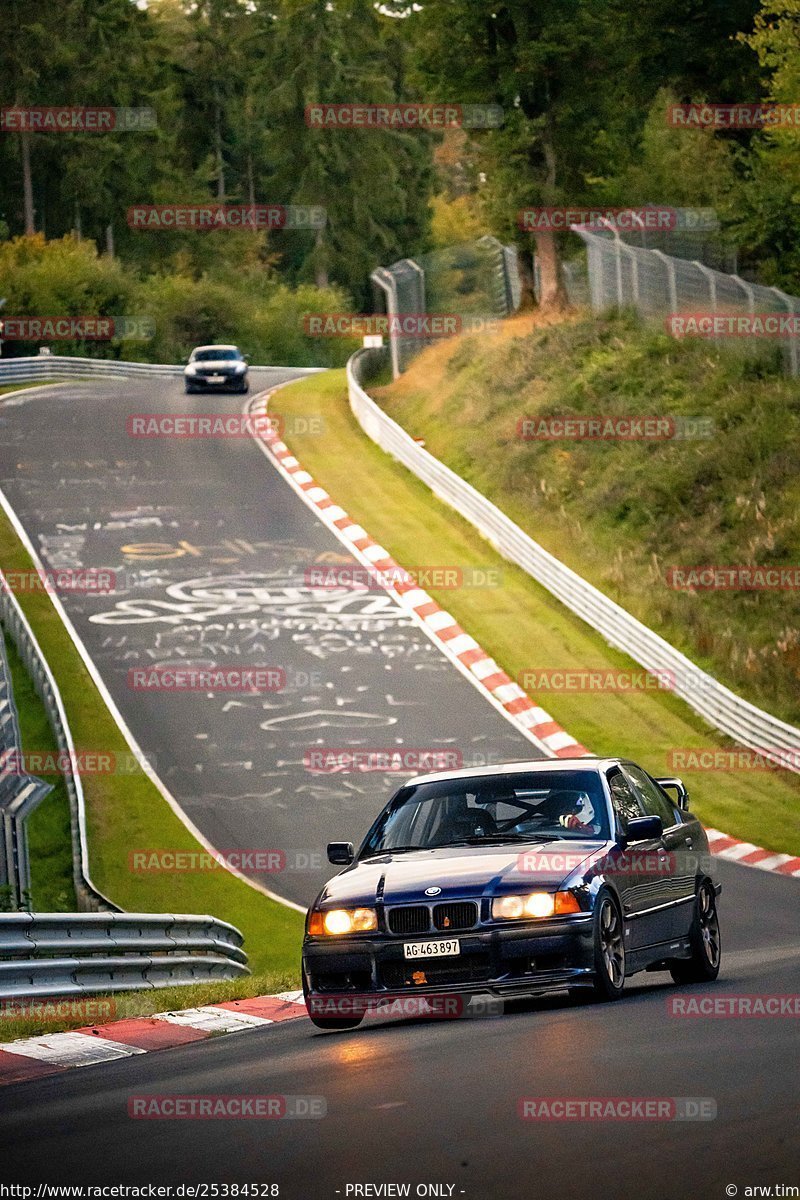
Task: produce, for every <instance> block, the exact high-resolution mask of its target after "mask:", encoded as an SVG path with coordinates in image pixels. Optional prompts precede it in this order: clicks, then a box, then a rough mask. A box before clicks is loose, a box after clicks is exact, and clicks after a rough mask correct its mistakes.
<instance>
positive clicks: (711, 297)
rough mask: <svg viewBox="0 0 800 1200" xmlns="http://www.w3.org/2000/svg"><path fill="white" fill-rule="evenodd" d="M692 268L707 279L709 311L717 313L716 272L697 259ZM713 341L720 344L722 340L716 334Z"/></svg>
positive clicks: (693, 261) (694, 260)
mask: <svg viewBox="0 0 800 1200" xmlns="http://www.w3.org/2000/svg"><path fill="white" fill-rule="evenodd" d="M692 266H693V267H697V269H698V271H699V272H700V274H701V275H702V276H703V277H704V278H705V281H706V283H707V284H708V303H709V304H710V306H711V307H710V308H709V310H708V311H709V312H712V313H715V312H716V311H717V279H716V271H712V270H711V267H707V266H706V265H705V263H701V262H698V261H697V259H696V258H695V259H693V260H692ZM712 340H713V341H714V342H717V343H718V342H719V340H720V338H719V335H718V334H716V333H715V334H714V337H713V339H712Z"/></svg>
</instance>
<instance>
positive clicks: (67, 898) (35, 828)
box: [0, 631, 76, 912]
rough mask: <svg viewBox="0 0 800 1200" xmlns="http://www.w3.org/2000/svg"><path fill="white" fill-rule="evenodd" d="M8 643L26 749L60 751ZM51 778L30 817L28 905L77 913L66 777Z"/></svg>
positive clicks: (15, 652) (17, 657) (10, 644)
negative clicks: (42, 797)
mask: <svg viewBox="0 0 800 1200" xmlns="http://www.w3.org/2000/svg"><path fill="white" fill-rule="evenodd" d="M0 636H2V631H0ZM5 647H6V656H7V658H8V665H9V669H10V671H11V686H12V688H13V690H14V703H15V705H16V708H17V712H18V714H19V727H20V737H21V740H22V749H23V753H24V752H25V751H27V752H28V753H30V752H31V751H35V752H37V753H39V752H44V753H47V754H53V755H57V754H58V744H57V742H56V739H55V737H54V735H53V731H52V729H51V728H50V724H49V722H48V720H47V712H46V711H45V707H44V705H43V704H42V702H41V700H40V699H39V697H38V696H37V695H36V692H35V690H34V687H33V682H32V680H31V677H30V675H29V674H28V672H27V671H26V669H25V664H24V663H23V661H22V659H21V658H20V656H19V654H18V653H17V650H16V647H15V646H14V644H13V642H11V641H10V640H9V639H8V638H6V640H5ZM47 782H48V783H50V784H52V785H53V788H52V791H50V792H48V794H47V795H46V796H45V798H44V800H43V801H42V803H41V804H40V805H39V807H38V808H36V809H34V811H33V812H32V813H31V815H30V817H29V818H28V853H29V856H30V868H31V894H30V903H31V906H32V907H33V908H35V909H38V910H39V912H74V911H75V908H76V903H75V888H74V886H73V882H72V841H71V837H72V835H71V832H70V819H69V797H68V795H67V788H66V785H65V783H64V779H63V776H61V775H55V776H51V777H48V778H47Z"/></svg>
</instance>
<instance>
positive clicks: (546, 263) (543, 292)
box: [535, 113, 569, 311]
mask: <svg viewBox="0 0 800 1200" xmlns="http://www.w3.org/2000/svg"><path fill="white" fill-rule="evenodd" d="M542 148H543V151H544V161H545V169H546V174H545V181H544V187H543V189H542V194H543V197H544V201H545V204H553V203H554V200H555V191H556V155H555V150H554V149H553V139H552V129H551V126H550V116H549V113H548V116H547V120H546V123H545V128H544V133H543V134H542ZM535 237H536V255H537V257H538V259H539V307H540V308H550V309H556V310H558V311H561V310H563V309H565V308H568V307H569V302H568V300H567V291H566V288H565V287H564V275H563V272H562V270H561V259H560V257H559V253H558V243H557V241H556V235H555V233H553V231H552V230H550V229H545V230H542V231H541V232H540V233H537V234H535Z"/></svg>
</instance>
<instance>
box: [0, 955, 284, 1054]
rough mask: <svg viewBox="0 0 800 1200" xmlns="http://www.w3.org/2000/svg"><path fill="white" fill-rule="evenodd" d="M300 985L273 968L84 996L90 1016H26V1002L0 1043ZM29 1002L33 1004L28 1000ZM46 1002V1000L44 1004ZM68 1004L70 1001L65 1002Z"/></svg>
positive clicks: (3, 1024) (5, 1023) (9, 1017)
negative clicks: (233, 976) (215, 979)
mask: <svg viewBox="0 0 800 1200" xmlns="http://www.w3.org/2000/svg"><path fill="white" fill-rule="evenodd" d="M297 986H298V983H297V977H296V973H294V972H292V971H284V972H281V971H271V972H267V973H265V974H260V975H248V976H246V977H244V978H242V979H231V980H230V981H228V982H224V983H192V984H187V985H186V986H185V987H170V988H154V989H153V990H152V991H148V992H117V993H114V994H113V995H97V996H85V997H84V996H82V997H80V999H79V1000H77V1001H76V1007H77V1006H78V1005H81V1006H83V1005H88V1004H91V1005H92V1006H93V1007H92V1008H91V1009H89V1010H88V1012H89V1013H90V1014H91V1016H88V1015H87V1009H86V1007H81V1008H78V1011H77V1012H76V1013H75V1015H74V1016H69V1015H59V1016H58V1017H54V1018H50V1017H48V1016H47V1010H46V1008H44V1007H42V1008H40V1009H38V1010H37V1014H38V1015H36V1016H26V1015H24V1008H23V1005H24V1004H25V1003H26V1002H25V1001H20V1002H19V1006H18V1007H19V1011H17V1009H14V1008H12V1009H11V1010H10V1011H8V1012H4V1013H3V1014H2V1015H3V1020H2V1021H0V1043H2V1042H11V1041H15V1040H16V1039H17V1038H25V1037H37V1036H39V1035H40V1034H45V1033H60V1032H61V1031H62V1030H65V1029H79V1028H82V1027H83V1026H86V1025H92V1024H94V1025H98V1024H104V1023H105V1022H107V1021H120V1020H122V1019H123V1018H125V1017H151V1016H152V1015H153V1014H154V1013H160V1012H171V1011H173V1010H175V1009H182V1008H197V1007H199V1006H200V1005H201V1004H220V1003H221V1002H222V1001H223V1000H244V999H246V998H247V997H248V996H270V995H274V994H275V993H276V992H286V991H293V990H294V989H296V988H297ZM27 1003H31V1002H30V1001H28V1002H27ZM45 1003H46V1002H44V1001H42V1005H44V1004H45ZM64 1003H65V1005H66V1006H68V1005H69V1004H70V1001H66V1002H64Z"/></svg>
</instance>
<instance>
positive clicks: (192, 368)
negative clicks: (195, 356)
mask: <svg viewBox="0 0 800 1200" xmlns="http://www.w3.org/2000/svg"><path fill="white" fill-rule="evenodd" d="M196 374H197V367H196V366H195V365H194V363H189V365H188V367H187V368H186V370H185V371H184V375H196Z"/></svg>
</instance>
